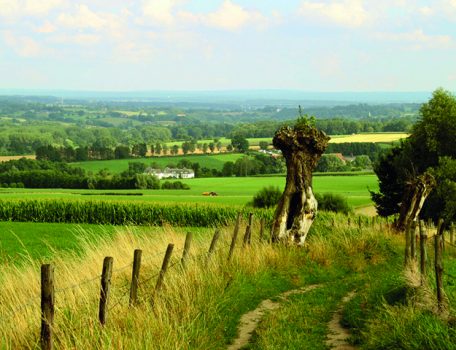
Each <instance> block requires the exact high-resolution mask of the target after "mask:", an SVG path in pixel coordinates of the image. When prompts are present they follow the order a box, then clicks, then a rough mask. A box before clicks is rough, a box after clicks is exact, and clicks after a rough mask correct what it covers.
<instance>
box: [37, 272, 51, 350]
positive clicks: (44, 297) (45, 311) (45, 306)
mask: <svg viewBox="0 0 456 350" xmlns="http://www.w3.org/2000/svg"><path fill="white" fill-rule="evenodd" d="M53 325H54V268H53V267H52V265H50V264H45V265H41V334H40V343H41V349H42V350H51V349H53V347H54V344H53V339H52V337H53V330H52V327H53Z"/></svg>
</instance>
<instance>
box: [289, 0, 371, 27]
mask: <svg viewBox="0 0 456 350" xmlns="http://www.w3.org/2000/svg"><path fill="white" fill-rule="evenodd" d="M298 13H299V14H300V15H301V16H303V17H306V18H308V19H310V20H313V21H327V22H330V23H333V24H337V25H341V26H344V27H360V26H362V25H364V24H366V23H367V22H368V21H369V19H370V17H371V16H370V14H369V13H368V12H367V11H366V9H365V8H364V3H363V1H362V0H341V1H332V2H329V3H326V2H314V1H303V2H302V3H301V6H300V7H299V10H298Z"/></svg>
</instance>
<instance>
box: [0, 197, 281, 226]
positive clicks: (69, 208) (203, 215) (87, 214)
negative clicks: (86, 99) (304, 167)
mask: <svg viewBox="0 0 456 350" xmlns="http://www.w3.org/2000/svg"><path fill="white" fill-rule="evenodd" d="M241 212H242V213H243V215H244V216H245V217H247V216H248V213H249V212H254V215H255V217H257V218H265V219H267V221H270V220H272V216H273V210H272V209H252V208H245V209H242V210H241ZM238 213H239V208H235V207H232V208H231V207H223V206H212V205H211V206H201V205H199V206H193V205H163V204H151V203H131V202H103V201H74V200H62V201H54V200H12V201H11V200H8V201H5V200H0V221H22V222H25V221H28V222H64V223H77V224H82V223H85V224H97V225H153V226H162V225H163V224H170V225H173V226H200V227H216V226H221V225H222V226H223V225H227V224H229V223H230V222H232V221H234V220H235V219H236V216H237V214H238Z"/></svg>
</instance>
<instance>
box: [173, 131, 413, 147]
mask: <svg viewBox="0 0 456 350" xmlns="http://www.w3.org/2000/svg"><path fill="white" fill-rule="evenodd" d="M330 136H331V141H329V142H330V143H344V142H375V143H388V142H394V141H399V140H400V139H404V138H406V137H408V136H409V134H406V133H401V132H378V133H363V134H353V135H330ZM247 140H248V141H249V145H250V146H253V147H255V146H258V145H259V144H260V142H261V141H266V142H269V143H270V144H272V138H271V137H256V138H248V139H247ZM219 141H220V142H221V143H222V146H224V147H225V146H228V145H229V144H230V143H231V139H229V138H226V137H222V138H220V139H219ZM182 142H183V141H172V142H167V143H166V144H167V145H168V146H174V145H178V146H179V147H180V146H181V145H182ZM210 142H214V140H213V139H207V140H200V141H198V143H210Z"/></svg>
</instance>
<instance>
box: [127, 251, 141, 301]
mask: <svg viewBox="0 0 456 350" xmlns="http://www.w3.org/2000/svg"><path fill="white" fill-rule="evenodd" d="M141 257H142V250H141V249H135V252H134V253H133V269H132V272H131V286H130V301H129V305H130V306H132V305H136V302H137V300H138V284H139V270H140V268H141Z"/></svg>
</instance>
